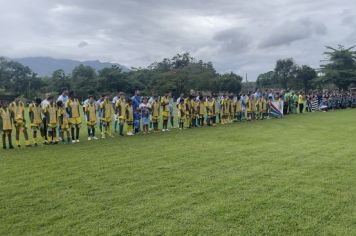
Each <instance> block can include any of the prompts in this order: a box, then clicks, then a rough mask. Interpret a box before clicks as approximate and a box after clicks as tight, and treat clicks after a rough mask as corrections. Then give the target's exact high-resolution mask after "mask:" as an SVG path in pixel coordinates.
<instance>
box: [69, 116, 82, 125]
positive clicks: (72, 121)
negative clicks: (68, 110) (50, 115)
mask: <svg viewBox="0 0 356 236" xmlns="http://www.w3.org/2000/svg"><path fill="white" fill-rule="evenodd" d="M69 123H70V124H71V125H80V124H81V123H82V119H81V118H80V117H76V118H69Z"/></svg>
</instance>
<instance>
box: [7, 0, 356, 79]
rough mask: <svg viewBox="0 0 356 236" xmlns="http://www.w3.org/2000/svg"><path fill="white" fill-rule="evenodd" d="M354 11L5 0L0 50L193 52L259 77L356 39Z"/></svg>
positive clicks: (149, 0) (326, 0)
mask: <svg viewBox="0 0 356 236" xmlns="http://www.w3.org/2000/svg"><path fill="white" fill-rule="evenodd" d="M0 1H1V0H0ZM39 6H40V7H39ZM353 9H356V2H355V1H353V0H339V1H337V2H335V0H315V1H309V0H289V1H288V2H286V1H282V0H269V1H267V0H249V1H243V0H220V1H218V0H196V1H190V0H181V1H173V0H146V1H142V0H120V1H117V0H106V1H98V0H56V1H47V0H36V4H33V2H30V1H27V0H17V1H4V0H3V1H2V4H1V8H0V27H1V28H2V29H3V30H2V32H3V33H2V34H1V37H0V55H4V56H9V57H23V56H52V57H56V58H70V59H79V60H92V59H99V60H103V61H112V62H118V63H121V64H124V65H127V66H129V67H130V66H134V67H138V66H147V65H149V64H150V63H151V62H153V61H157V60H161V59H162V58H164V57H170V56H173V55H174V54H176V53H178V52H184V51H189V52H191V53H192V55H193V56H194V57H195V58H197V59H202V60H206V61H208V60H209V61H212V62H213V63H214V65H215V66H216V67H217V69H218V71H220V72H227V71H231V70H232V71H234V72H237V73H241V74H245V73H249V75H251V77H252V78H256V77H257V75H258V74H259V73H262V72H265V71H268V70H270V69H271V68H273V66H274V63H275V60H277V59H279V58H283V57H294V58H295V59H296V61H297V62H298V63H303V64H310V65H313V66H317V65H318V63H319V62H320V59H321V58H322V52H323V50H324V48H323V46H324V45H337V44H345V45H350V44H352V45H353V44H356V42H354V39H355V37H354V36H352V35H353V32H354V30H353V29H351V28H350V22H354V18H353V16H355V15H356V12H355V10H353ZM333 19H338V20H333ZM352 24H353V23H352ZM78 42H79V44H78ZM85 42H90V46H89V45H86V43H85Z"/></svg>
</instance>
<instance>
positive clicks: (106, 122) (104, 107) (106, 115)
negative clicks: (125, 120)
mask: <svg viewBox="0 0 356 236" xmlns="http://www.w3.org/2000/svg"><path fill="white" fill-rule="evenodd" d="M100 108H101V122H102V123H103V131H102V133H101V137H102V138H105V137H106V135H108V136H109V137H113V136H112V134H111V122H112V119H113V116H114V110H113V107H112V103H111V101H110V97H109V96H108V95H106V96H105V98H104V101H103V102H102V103H101V104H100Z"/></svg>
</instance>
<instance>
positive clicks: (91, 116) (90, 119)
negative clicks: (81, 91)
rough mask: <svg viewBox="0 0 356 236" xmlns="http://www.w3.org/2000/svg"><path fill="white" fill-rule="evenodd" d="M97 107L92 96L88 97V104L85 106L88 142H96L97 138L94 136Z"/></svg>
mask: <svg viewBox="0 0 356 236" xmlns="http://www.w3.org/2000/svg"><path fill="white" fill-rule="evenodd" d="M96 111H97V106H96V103H95V99H94V96H89V103H88V104H87V105H86V106H85V116H86V118H87V119H86V120H87V128H88V140H89V141H91V140H97V139H98V138H97V137H96V136H95V127H96V124H97V123H98V119H97V114H96Z"/></svg>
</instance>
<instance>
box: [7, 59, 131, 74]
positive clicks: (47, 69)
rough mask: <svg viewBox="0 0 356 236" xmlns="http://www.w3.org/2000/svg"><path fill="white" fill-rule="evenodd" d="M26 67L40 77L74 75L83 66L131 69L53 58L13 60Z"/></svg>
mask: <svg viewBox="0 0 356 236" xmlns="http://www.w3.org/2000/svg"><path fill="white" fill-rule="evenodd" d="M12 60H14V61H17V62H19V63H21V64H23V65H25V66H28V67H30V68H31V70H32V71H33V72H35V73H37V74H38V75H40V76H51V75H52V73H53V71H55V70H58V69H62V70H64V72H65V73H66V74H69V73H72V70H73V69H74V67H76V66H78V65H80V64H83V65H86V66H91V67H93V68H94V69H96V70H97V71H98V70H101V69H103V68H105V67H111V66H112V65H117V66H119V67H120V68H122V70H123V71H129V69H128V68H127V67H125V66H123V65H120V64H117V63H110V62H100V61H98V60H96V61H75V60H69V59H55V58H51V57H24V58H14V59H12Z"/></svg>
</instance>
